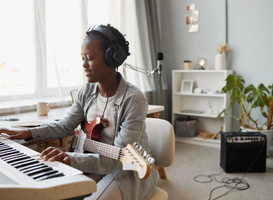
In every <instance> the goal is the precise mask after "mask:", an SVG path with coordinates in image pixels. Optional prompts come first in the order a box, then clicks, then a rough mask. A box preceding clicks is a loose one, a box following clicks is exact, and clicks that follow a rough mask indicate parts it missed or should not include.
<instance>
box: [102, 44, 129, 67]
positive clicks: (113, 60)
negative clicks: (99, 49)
mask: <svg viewBox="0 0 273 200" xmlns="http://www.w3.org/2000/svg"><path fill="white" fill-rule="evenodd" d="M117 49H118V51H117ZM125 57H126V56H125V51H124V49H123V48H122V47H121V46H120V45H111V46H110V47H109V48H108V49H106V51H105V54H104V59H105V62H106V63H107V65H109V66H111V67H115V68H116V67H118V66H120V65H121V64H122V63H123V62H124V60H125Z"/></svg>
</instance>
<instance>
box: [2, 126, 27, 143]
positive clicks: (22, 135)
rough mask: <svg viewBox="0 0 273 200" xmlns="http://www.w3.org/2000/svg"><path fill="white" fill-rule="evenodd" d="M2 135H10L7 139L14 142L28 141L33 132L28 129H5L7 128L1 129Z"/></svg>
mask: <svg viewBox="0 0 273 200" xmlns="http://www.w3.org/2000/svg"><path fill="white" fill-rule="evenodd" d="M0 133H6V134H8V135H9V137H8V138H7V139H10V140H13V139H26V138H30V137H31V136H32V135H31V132H30V130H28V129H25V130H18V131H15V130H9V129H5V128H0Z"/></svg>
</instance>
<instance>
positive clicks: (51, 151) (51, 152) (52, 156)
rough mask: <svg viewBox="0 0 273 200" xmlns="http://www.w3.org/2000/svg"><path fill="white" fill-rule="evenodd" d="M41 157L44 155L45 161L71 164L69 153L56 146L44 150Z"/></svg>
mask: <svg viewBox="0 0 273 200" xmlns="http://www.w3.org/2000/svg"><path fill="white" fill-rule="evenodd" d="M40 157H44V161H47V160H49V161H59V162H62V163H64V164H66V165H70V157H69V156H68V154H67V153H65V152H63V151H62V150H61V149H59V148H56V147H48V148H46V149H45V150H43V151H42V153H41V154H40Z"/></svg>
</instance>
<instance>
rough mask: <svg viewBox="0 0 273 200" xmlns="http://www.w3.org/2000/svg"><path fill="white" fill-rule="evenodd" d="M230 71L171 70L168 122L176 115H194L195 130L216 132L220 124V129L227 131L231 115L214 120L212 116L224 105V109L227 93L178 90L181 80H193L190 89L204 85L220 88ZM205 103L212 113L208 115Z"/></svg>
mask: <svg viewBox="0 0 273 200" xmlns="http://www.w3.org/2000/svg"><path fill="white" fill-rule="evenodd" d="M232 73H233V71H232V70H173V71H172V123H173V125H174V123H175V120H176V119H178V118H185V117H188V116H189V117H190V118H197V119H198V127H197V132H199V131H207V132H210V133H216V132H217V131H218V130H219V129H220V128H221V127H223V131H230V130H231V117H230V116H228V115H226V116H225V117H224V116H222V117H221V118H220V119H219V120H218V121H215V118H216V117H217V116H218V113H219V112H220V111H222V110H223V109H224V108H226V110H227V113H228V114H231V110H228V106H229V95H228V94H205V93H201V94H195V93H181V85H182V80H193V90H194V89H195V88H202V89H204V88H206V89H207V90H209V91H216V90H220V91H221V90H222V88H223V87H224V86H225V84H226V82H225V79H226V78H227V76H228V75H229V74H232ZM209 103H210V104H211V106H212V109H213V113H212V114H209V112H208V110H209ZM182 110H198V111H203V113H202V114H194V113H184V112H183V113H182V112H181V111H182Z"/></svg>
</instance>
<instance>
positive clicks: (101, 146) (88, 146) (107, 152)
mask: <svg viewBox="0 0 273 200" xmlns="http://www.w3.org/2000/svg"><path fill="white" fill-rule="evenodd" d="M83 149H84V150H86V151H90V152H93V153H97V154H100V155H102V156H106V157H109V158H112V159H115V160H119V158H120V152H121V148H119V147H115V146H112V145H109V144H105V143H102V142H98V141H95V140H90V139H85V141H84V145H83Z"/></svg>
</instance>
